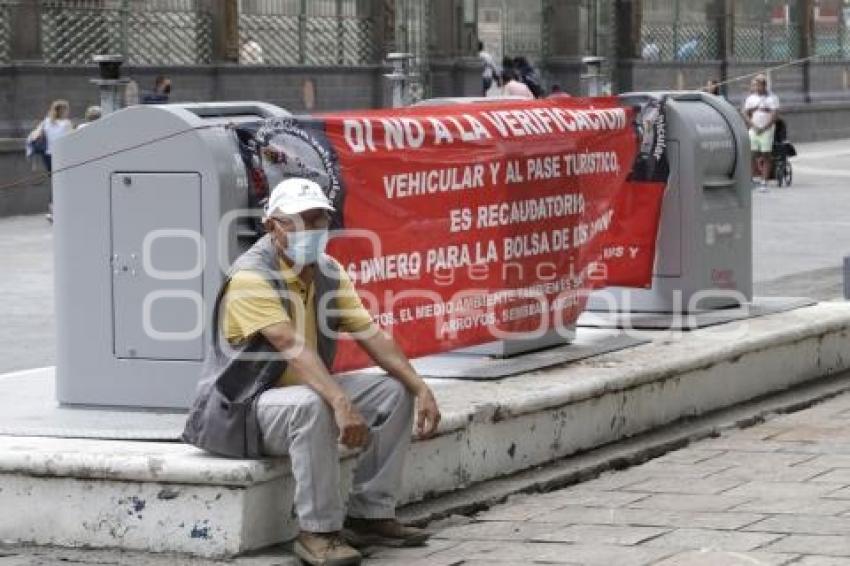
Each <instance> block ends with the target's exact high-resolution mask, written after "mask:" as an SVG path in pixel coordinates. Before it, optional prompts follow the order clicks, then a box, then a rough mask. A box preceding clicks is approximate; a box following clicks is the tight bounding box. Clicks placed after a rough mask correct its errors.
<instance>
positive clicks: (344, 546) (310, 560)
mask: <svg viewBox="0 0 850 566" xmlns="http://www.w3.org/2000/svg"><path fill="white" fill-rule="evenodd" d="M294 550H295V555H296V556H298V558H300V559H301V560H302V561H303V562H305V563H307V564H311V565H313V566H349V565H351V566H356V565H358V564H360V562H361V561H362V560H363V557H362V556H361V555H360V553H359V552H357V550H355V549H354V548H351V547H350V546H348V543H347V542H345V539H344V538H342V536H340V534H339V533H338V532H336V533H310V532H307V531H301V532H300V533H298V537H297V538H296V539H295V545H294Z"/></svg>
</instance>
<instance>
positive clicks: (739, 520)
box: [0, 393, 850, 566]
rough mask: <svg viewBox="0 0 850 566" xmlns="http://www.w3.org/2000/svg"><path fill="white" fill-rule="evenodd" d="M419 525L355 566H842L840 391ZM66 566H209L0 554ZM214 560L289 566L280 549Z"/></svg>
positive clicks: (121, 557)
mask: <svg viewBox="0 0 850 566" xmlns="http://www.w3.org/2000/svg"><path fill="white" fill-rule="evenodd" d="M0 512H2V510H0ZM429 528H430V529H431V530H432V531H433V532H434V533H435V536H434V539H433V540H432V542H431V544H430V545H429V546H428V547H425V548H415V549H380V550H375V551H374V552H372V553H371V555H370V557H369V559H368V560H367V561H366V565H367V566H371V565H374V566H380V565H400V566H426V565H427V566H460V565H464V566H466V565H469V566H471V565H485V564H494V565H501V564H505V565H517V566H519V565H528V564H567V565H586V566H640V565H655V566H752V565H771V566H773V565H777V566H778V565H794V566H850V393H848V394H844V395H841V396H839V397H835V398H833V399H831V400H828V401H826V402H823V403H821V404H819V405H815V406H813V407H810V408H808V409H805V410H802V411H799V412H797V413H792V414H787V415H781V416H775V417H773V418H771V419H768V420H767V421H766V422H764V423H762V424H758V425H756V426H753V427H750V428H747V429H737V430H731V431H728V432H726V433H724V434H723V435H722V436H719V437H717V438H711V439H707V440H703V441H700V442H696V443H694V444H692V445H690V446H688V447H686V448H684V449H681V450H678V451H675V452H670V453H668V454H666V455H664V456H661V457H659V458H656V459H654V460H650V461H648V462H646V463H645V464H642V465H639V466H634V467H631V468H628V469H625V470H621V471H617V472H611V473H607V474H603V475H602V476H600V477H598V478H596V479H594V480H590V481H587V482H584V483H581V484H578V485H575V486H572V487H570V488H567V489H562V490H559V491H555V492H551V493H546V494H538V495H523V496H515V497H513V498H511V499H509V500H508V502H506V503H505V504H502V505H498V506H495V507H493V508H491V509H489V510H487V511H485V512H482V513H479V514H477V515H476V516H474V517H452V518H450V519H447V520H445V521H441V522H439V523H434V524H432V525H430V527H429ZM69 563H77V564H122V565H128V566H174V565H179V564H186V565H200V564H209V563H213V562H212V561H205V560H199V559H186V558H180V557H169V556H158V555H145V554H140V553H129V552H118V551H94V550H89V551H84V550H62V549H46V548H21V547H9V546H7V547H3V546H2V545H0V566H34V565H45V566H58V565H60V564H69ZM217 563H219V564H233V565H235V566H260V565H263V566H265V565H285V566H292V565H294V564H296V562H295V560H294V559H293V558H291V555H288V554H287V553H286V550H285V549H283V548H279V549H274V550H272V551H270V552H269V551H266V552H263V553H262V554H261V555H258V556H253V557H248V558H239V559H237V560H232V561H220V562H217Z"/></svg>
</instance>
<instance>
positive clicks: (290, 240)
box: [284, 230, 328, 265]
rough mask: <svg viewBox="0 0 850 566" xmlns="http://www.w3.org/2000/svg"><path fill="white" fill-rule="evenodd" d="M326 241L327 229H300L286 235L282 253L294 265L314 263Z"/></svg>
mask: <svg viewBox="0 0 850 566" xmlns="http://www.w3.org/2000/svg"><path fill="white" fill-rule="evenodd" d="M327 243H328V231H327V230H301V231H299V232H289V233H288V234H287V235H286V249H285V250H284V253H285V254H286V257H288V258H289V259H290V260H292V262H293V263H294V264H295V265H310V264H311V263H316V261H317V260H318V259H319V255H321V254H322V252H324V251H325V245H326V244H327Z"/></svg>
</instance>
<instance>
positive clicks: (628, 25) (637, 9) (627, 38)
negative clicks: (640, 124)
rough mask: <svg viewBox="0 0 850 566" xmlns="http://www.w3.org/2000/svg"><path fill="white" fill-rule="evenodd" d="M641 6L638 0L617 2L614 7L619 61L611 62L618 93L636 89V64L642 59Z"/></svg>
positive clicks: (618, 0) (620, 0)
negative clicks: (634, 75) (634, 74)
mask: <svg viewBox="0 0 850 566" xmlns="http://www.w3.org/2000/svg"><path fill="white" fill-rule="evenodd" d="M641 4H642V3H641V2H640V1H638V0H617V1H616V3H615V5H614V9H615V19H616V22H617V23H616V26H617V40H616V45H617V50H616V54H617V60H616V61H612V62H611V67H612V69H613V70H614V77H613V79H614V88H615V90H616V92H628V91H631V90H633V89H634V77H633V73H634V62H635V61H636V60H638V59H640V39H641V38H640V28H641V23H642V20H643V11H642V6H641Z"/></svg>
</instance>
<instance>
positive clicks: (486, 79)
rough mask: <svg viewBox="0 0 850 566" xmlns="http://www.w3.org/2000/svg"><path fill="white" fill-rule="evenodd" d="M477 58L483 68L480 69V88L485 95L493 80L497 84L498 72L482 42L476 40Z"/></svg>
mask: <svg viewBox="0 0 850 566" xmlns="http://www.w3.org/2000/svg"><path fill="white" fill-rule="evenodd" d="M478 58H479V59H481V64H482V65H484V68H483V69H482V70H481V89H482V94H483V96H487V92H488V91H489V90H490V88H492V86H493V83H494V82H495V83H496V84H497V86H498V84H499V72H498V70H497V69H496V63H494V62H493V56H492V55H490V54H489V53H488V52H487V51H485V50H484V43H483V42H481V41H479V42H478Z"/></svg>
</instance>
